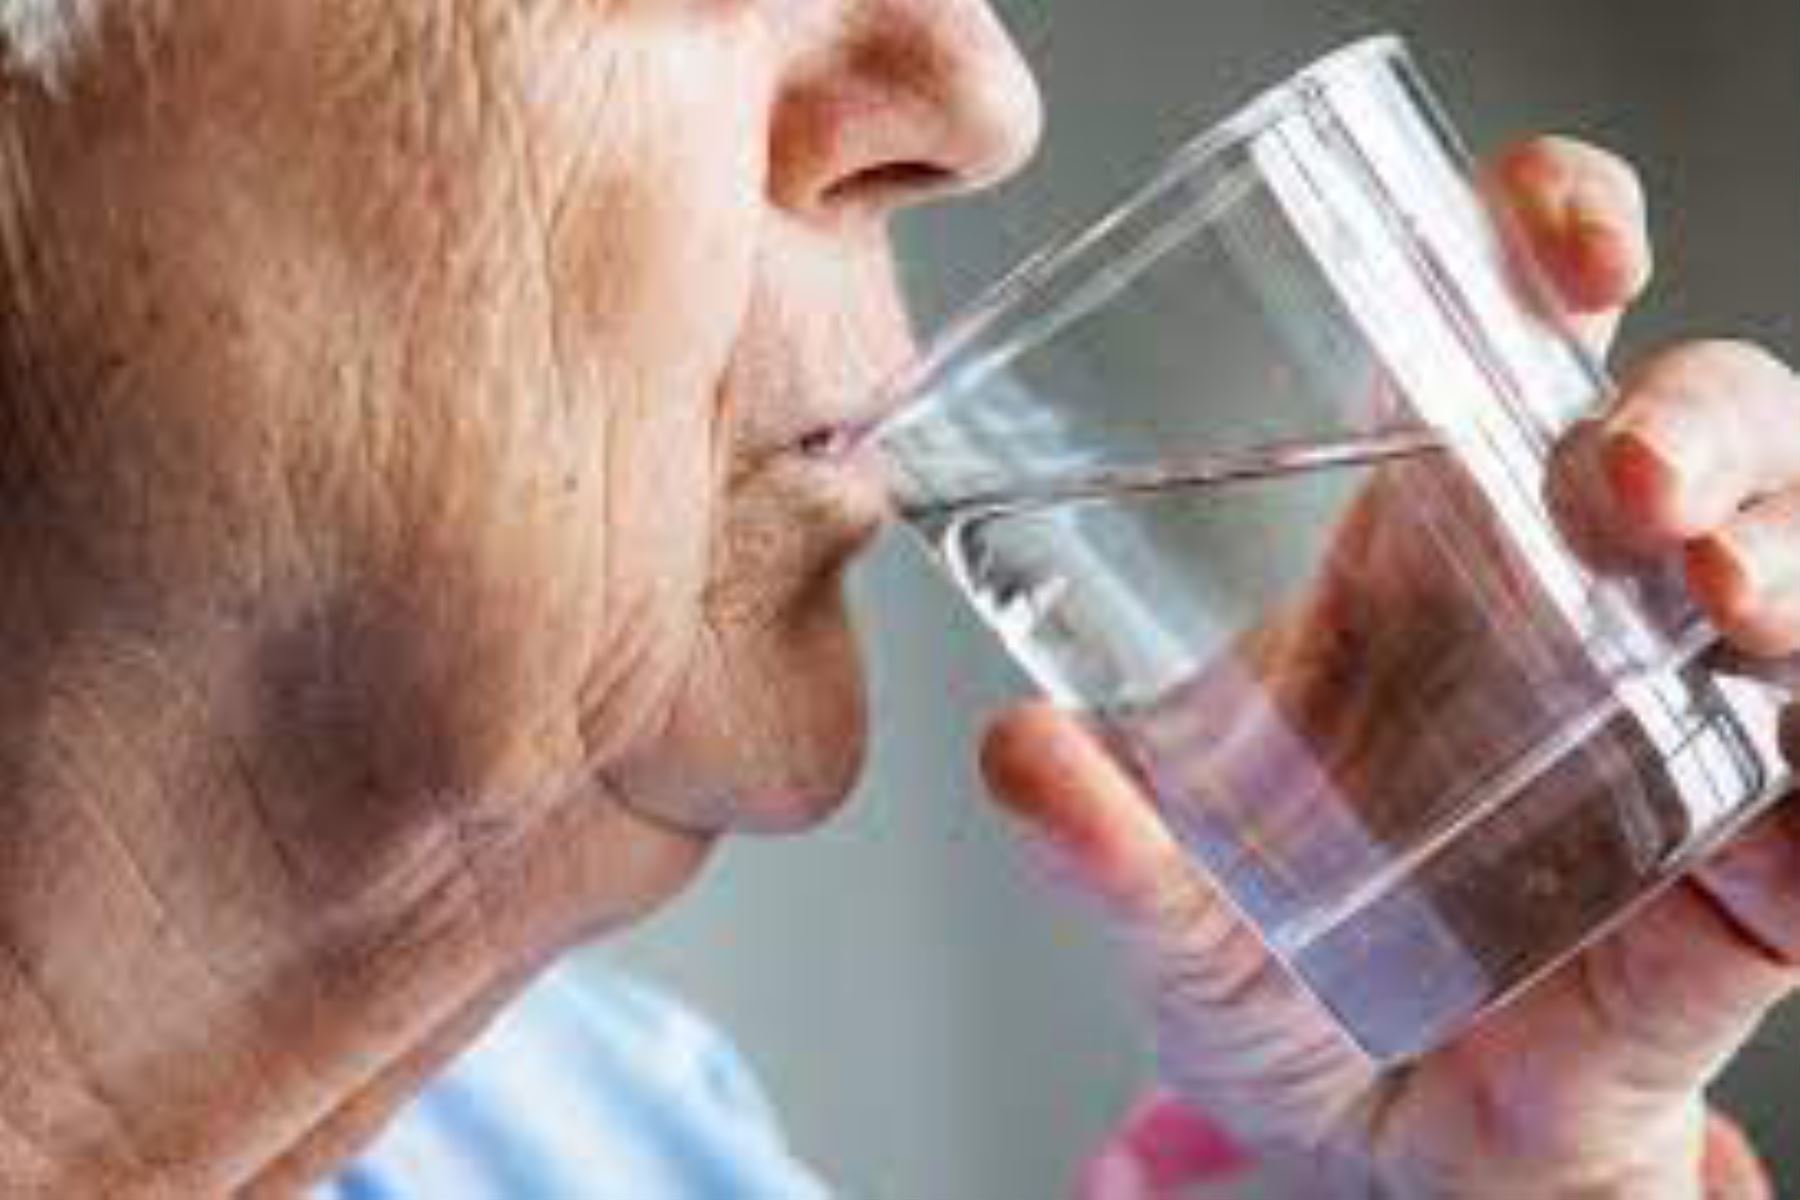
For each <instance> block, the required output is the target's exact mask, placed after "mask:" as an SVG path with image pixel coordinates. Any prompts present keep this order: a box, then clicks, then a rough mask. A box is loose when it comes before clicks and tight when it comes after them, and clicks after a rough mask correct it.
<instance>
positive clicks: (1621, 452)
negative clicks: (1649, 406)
mask: <svg viewBox="0 0 1800 1200" xmlns="http://www.w3.org/2000/svg"><path fill="white" fill-rule="evenodd" d="M1606 441H1607V447H1606V463H1607V478H1608V482H1610V483H1611V484H1612V486H1613V489H1614V494H1615V495H1616V496H1617V497H1618V498H1619V499H1620V500H1621V501H1623V502H1624V503H1625V505H1626V506H1627V511H1629V512H1632V513H1635V514H1636V515H1638V516H1640V517H1643V518H1647V519H1648V520H1649V521H1650V522H1651V523H1653V524H1654V525H1656V526H1657V527H1658V529H1659V531H1660V532H1665V533H1670V534H1677V535H1684V536H1685V535H1691V534H1694V533H1698V532H1699V531H1700V530H1702V529H1704V528H1706V527H1707V526H1709V525H1711V524H1713V523H1714V522H1715V520H1717V519H1718V518H1722V517H1723V516H1724V515H1725V514H1724V513H1722V512H1721V513H1716V514H1715V513H1714V512H1713V511H1712V510H1713V508H1715V507H1717V504H1716V503H1715V500H1714V493H1715V492H1717V491H1718V487H1717V486H1716V484H1717V476H1718V474H1719V473H1718V472H1717V471H1715V470H1714V469H1713V461H1712V459H1713V456H1712V431H1711V430H1709V429H1707V428H1705V427H1704V426H1703V425H1701V424H1700V423H1699V422H1698V421H1696V420H1694V419H1693V417H1692V415H1691V414H1689V413H1688V412H1687V411H1686V410H1685V409H1683V408H1679V407H1674V406H1666V407H1664V408H1660V409H1658V410H1657V411H1656V413H1655V414H1654V416H1652V417H1644V416H1637V415H1633V416H1627V417H1625V418H1624V419H1623V420H1620V421H1616V422H1615V423H1613V424H1612V425H1611V426H1609V428H1608V429H1607V436H1606Z"/></svg>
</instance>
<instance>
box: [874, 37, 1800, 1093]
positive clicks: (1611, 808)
mask: <svg viewBox="0 0 1800 1200" xmlns="http://www.w3.org/2000/svg"><path fill="white" fill-rule="evenodd" d="M1520 244H1521V243H1520V240H1519V239H1518V238H1517V237H1516V236H1514V234H1513V233H1512V231H1510V230H1509V229H1508V227H1507V226H1506V224H1505V221H1504V218H1502V217H1501V216H1499V215H1497V214H1496V213H1495V212H1494V211H1493V210H1492V209H1491V207H1490V206H1489V205H1488V204H1486V203H1485V202H1484V200H1483V198H1482V196H1481V194H1480V191H1479V189H1478V187H1477V186H1476V185H1475V183H1474V182H1473V176H1472V174H1471V172H1470V169H1469V166H1468V161H1467V158H1466V155H1465V154H1464V152H1463V151H1462V149H1461V147H1460V145H1459V142H1458V140H1457V138H1456V135H1455V134H1454V132H1453V130H1452V128H1451V126H1450V124H1449V122H1448V121H1447V120H1446V118H1445V117H1444V115H1443V113H1442V110H1441V109H1440V107H1439V106H1438V104H1437V103H1436V102H1435V101H1434V100H1433V98H1432V96H1431V93H1430V92H1429V90H1428V88H1427V86H1426V84H1425V82H1424V80H1423V79H1422V78H1421V76H1420V74H1419V72H1418V71H1417V69H1416V68H1415V66H1414V65H1413V63H1412V62H1411V60H1410V58H1409V56H1408V54H1407V52H1406V51H1405V49H1404V47H1403V46H1402V44H1401V43H1400V42H1399V41H1398V40H1397V39H1395V38H1392V37H1380V38H1374V39H1370V40H1367V41H1363V42H1359V43H1357V44H1354V45H1352V46H1349V47H1347V48H1345V49H1342V50H1339V51H1338V52H1336V53H1334V54H1332V55H1330V56H1329V57H1327V58H1325V59H1323V60H1322V61H1320V62H1318V63H1316V64H1314V65H1312V66H1310V67H1308V68H1307V69H1305V70H1303V71H1301V72H1300V73H1299V74H1298V75H1297V76H1295V77H1294V78H1292V79H1291V80H1289V81H1288V82H1286V83H1284V84H1282V85H1280V86H1278V87H1276V88H1274V89H1272V90H1270V91H1268V92H1266V93H1264V94H1263V95H1262V96H1260V97H1259V98H1257V99H1256V100H1255V101H1253V102H1252V103H1250V104H1249V105H1248V106H1247V107H1245V108H1243V109H1242V110H1240V111H1239V112H1238V113H1237V114H1236V115H1235V116H1233V117H1231V118H1230V119H1229V120H1227V121H1225V122H1224V123H1223V124H1222V125H1220V126H1218V127H1216V128H1214V129H1213V130H1211V131H1210V132H1207V133H1206V134H1205V135H1203V136H1202V137H1200V138H1199V139H1197V140H1196V141H1194V142H1192V143H1191V144H1189V145H1187V146H1186V147H1185V148H1183V149H1182V150H1180V151H1179V152H1178V153H1177V154H1176V155H1175V156H1174V157H1173V158H1172V159H1171V160H1170V161H1169V162H1168V163H1167V164H1166V165H1165V166H1163V167H1162V169H1161V170H1160V171H1159V172H1158V173H1157V174H1156V175H1155V176H1154V177H1153V178H1152V179H1150V180H1149V181H1148V182H1147V183H1146V184H1144V185H1143V186H1142V187H1141V188H1140V189H1139V190H1138V191H1137V192H1136V193H1135V194H1133V195H1132V196H1131V197H1130V198H1129V199H1128V200H1126V202H1125V203H1123V204H1122V205H1121V206H1119V207H1118V208H1116V209H1115V210H1113V211H1112V212H1111V213H1109V214H1108V215H1106V216H1105V217H1104V218H1103V219H1102V220H1100V221H1099V222H1098V223H1097V224H1094V225H1093V226H1091V227H1090V228H1088V229H1086V230H1085V231H1083V232H1081V233H1080V234H1078V235H1077V236H1075V237H1073V238H1072V239H1070V240H1068V241H1067V242H1065V243H1063V244H1061V245H1059V246H1057V247H1055V248H1053V249H1051V250H1049V251H1047V252H1045V253H1044V254H1042V255H1040V256H1039V257H1037V258H1036V259H1034V260H1032V261H1030V262H1028V263H1027V264H1026V265H1025V266H1023V267H1022V268H1020V269H1019V270H1018V271H1017V272H1016V273H1014V274H1013V275H1012V276H1011V277H1009V278H1007V279H1006V280H1005V281H1003V282H1002V283H1000V284H999V285H998V286H997V287H996V288H994V289H993V290H992V291H991V292H990V293H989V294H988V295H987V296H986V297H985V298H984V299H983V300H981V301H980V302H978V303H977V304H976V305H975V306H974V307H973V309H972V310H971V311H970V312H968V313H967V314H966V315H965V316H963V317H961V318H960V319H958V320H956V321H955V322H953V323H952V324H951V325H950V326H949V328H948V329H947V331H946V332H945V333H944V334H943V335H942V336H941V337H940V338H938V339H937V340H936V341H935V343H934V344H933V345H932V346H930V347H929V348H928V350H927V351H926V352H925V353H924V355H923V356H922V358H921V360H920V361H919V363H918V364H917V365H916V366H915V367H914V368H913V369H911V370H910V371H909V372H908V373H907V374H906V375H905V376H904V377H903V378H901V379H900V380H899V381H897V383H896V384H895V388H894V393H893V395H892V396H891V397H890V399H891V401H892V402H893V403H894V404H895V405H896V415H894V416H893V417H891V418H890V419H888V420H887V421H886V422H885V423H884V424H883V425H882V426H881V427H880V428H879V429H878V430H877V431H876V433H875V435H874V436H875V438H876V441H877V444H878V446H879V448H880V450H881V451H882V453H883V454H884V455H885V457H886V460H887V462H888V464H889V466H890V469H891V472H892V475H893V479H894V487H895V493H896V495H897V497H898V499H899V503H900V507H901V511H902V513H903V515H904V516H905V518H906V519H907V521H908V523H909V524H910V525H911V526H912V527H913V528H914V529H915V530H916V531H917V532H918V533H919V534H921V535H922V536H923V537H924V538H925V539H926V540H927V541H928V542H929V544H930V546H931V548H932V549H933V551H934V552H935V554H936V555H937V557H938V558H939V559H940V561H941V562H942V564H943V565H944V566H945V567H946V568H947V570H948V572H949V574H950V576H951V578H952V579H953V580H954V581H955V583H956V584H957V585H958V587H959V588H960V589H961V590H962V591H963V593H964V594H965V595H966V596H967V597H968V598H969V600H970V601H972V602H973V604H974V605H975V607H976V608H977V609H978V610H979V611H980V612H981V614H982V615H983V617H984V618H985V619H986V621H987V622H988V623H989V624H990V625H991V626H992V627H993V628H994V629H995V630H996V631H997V632H998V634H999V635H1000V637H1001V638H1002V639H1003V640H1004V642H1005V644H1006V646H1007V647H1008V648H1009V649H1010V651H1011V653H1012V654H1013V655H1014V656H1015V657H1016V659H1017V661H1018V662H1019V663H1020V664H1021V665H1022V666H1023V667H1024V668H1025V669H1026V671H1027V672H1028V673H1029V674H1030V675H1031V676H1032V677H1033V678H1034V679H1035V680H1036V681H1037V682H1038V683H1039V684H1040V685H1041V686H1042V687H1043V688H1044V689H1046V690H1047V691H1048V692H1049V694H1050V695H1051V696H1053V697H1054V698H1056V699H1057V700H1059V701H1061V702H1064V703H1066V704H1069V705H1072V706H1076V707H1079V708H1080V709H1082V710H1085V711H1086V712H1088V713H1090V714H1091V715H1092V716H1093V718H1094V719H1095V720H1096V722H1097V723H1098V725H1099V726H1100V728H1101V729H1102V730H1103V732H1104V734H1105V736H1106V738H1107V740H1108V742H1109V744H1110V746H1111V749H1112V751H1113V752H1114V753H1115V754H1116V755H1117V756H1118V757H1119V759H1120V760H1121V761H1122V762H1123V763H1124V764H1125V765H1126V766H1127V767H1128V768H1129V769H1130V770H1131V771H1132V772H1133V773H1134V774H1135V775H1136V777H1137V778H1138V779H1139V780H1141V782H1142V783H1143V785H1144V786H1145V787H1146V789H1147V790H1148V792H1149V793H1150V794H1151V795H1152V796H1153V797H1154V799H1155V802H1156V803H1157V804H1158V806H1159V807H1160V810H1161V812H1162V813H1163V815H1164V817H1165V818H1166V820H1167V821H1168V823H1169V824H1170V826H1171V827H1172V828H1173V829H1174V831H1175V832H1176V833H1177V835H1178V836H1179V837H1180V838H1181V839H1182V842H1183V843H1184V845H1185V846H1186V848H1187V849H1188V850H1189V851H1190V852H1191V853H1192V855H1193V857H1194V858H1195V859H1196V860H1197V861H1198V862H1199V863H1200V864H1202V865H1203V866H1204V868H1205V869H1206V871H1207V872H1208V873H1209V874H1210V876H1211V878H1212V879H1213V880H1214V881H1215V882H1216V884H1217V886H1218V887H1219V888H1220V889H1221V890H1222V892H1223V893H1224V894H1225V895H1226V896H1227V897H1228V898H1229V899H1230V901H1231V902H1232V903H1233V904H1234V905H1235V906H1236V908H1237V909H1238V911H1239V912H1240V913H1241V914H1242V916H1243V917H1244V918H1245V919H1246V920H1247V921H1248V922H1249V923H1250V924H1251V925H1252V926H1254V927H1255V929H1256V930H1257V931H1258V932H1259V934H1260V935H1261V937H1262V938H1263V939H1264V940H1265V942H1266V943H1267V945H1268V947H1269V949H1270V950H1271V951H1272V952H1273V953H1274V954H1275V955H1276V956H1277V957H1278V958H1279V959H1280V960H1281V961H1282V962H1283V963H1284V964H1285V965H1286V966H1287V967H1288V968H1289V969H1290V970H1291V971H1292V973H1293V974H1294V975H1295V976H1296V977H1297V978H1298V979H1299V980H1300V981H1301V982H1302V983H1304V984H1305V986H1306V987H1307V988H1308V989H1309V990H1310V991H1311V992H1312V993H1313V994H1314V995H1315V996H1316V997H1317V998H1318V1000H1319V1001H1321V1002H1322V1003H1323V1005H1324V1006H1325V1007H1326V1008H1327V1009H1328V1010H1329V1011H1330V1012H1331V1013H1332V1014H1333V1015H1334V1016H1335V1017H1336V1019H1337V1021H1338V1023H1339V1024H1340V1025H1341V1027H1342V1028H1343V1030H1344V1031H1345V1032H1346V1033H1347V1034H1348V1035H1349V1036H1350V1037H1351V1038H1352V1039H1353V1040H1354V1041H1355V1042H1356V1044H1358V1045H1359V1046H1360V1047H1361V1048H1362V1049H1363V1050H1364V1051H1365V1052H1366V1053H1367V1054H1369V1055H1370V1056H1371V1057H1373V1058H1375V1059H1376V1060H1379V1061H1392V1060H1401V1059H1405V1058H1408V1057H1411V1056H1415V1055H1417V1054H1419V1053H1422V1052H1423V1051H1425V1050H1428V1049H1430V1048H1431V1047H1433V1046H1435V1045H1438V1044H1440V1043H1441V1042H1442V1041H1443V1040H1445V1039H1446V1038H1447V1037H1449V1036H1450V1035H1452V1034H1453V1033H1455V1032H1456V1031H1457V1030H1458V1029H1460V1028H1461V1027H1462V1026H1464V1025H1465V1023H1466V1022H1468V1021H1469V1020H1470V1019H1471V1018H1473V1017H1474V1016H1476V1015H1477V1014H1479V1013H1481V1012H1482V1011H1483V1010H1485V1009H1487V1008H1489V1007H1490V1006H1492V1005H1494V1004H1496V1003H1497V1002H1499V1001H1501V1000H1503V999H1504V998H1506V997H1507V996H1508V995H1510V994H1512V993H1513V992H1515V991H1516V990H1517V989H1519V988H1520V987H1521V986H1523V985H1524V984H1526V983H1527V982H1528V981H1530V980H1531V979H1532V978H1533V977H1534V976H1537V975H1538V974H1540V973H1541V972H1543V971H1545V970H1546V969H1548V968H1550V967H1552V966H1553V965H1555V964H1556V963H1557V962H1559V961H1561V960H1563V959H1564V958H1565V957H1567V956H1568V955H1569V954H1571V953H1572V952H1574V951H1575V950H1576V949H1578V948H1579V947H1581V946H1582V945H1583V944H1584V943H1586V942H1587V941H1588V940H1589V939H1591V938H1592V937H1594V936H1595V935H1596V934H1597V933H1598V932H1600V931H1601V930H1603V929H1604V928H1606V927H1607V926H1608V924H1609V923H1611V922H1613V921H1614V920H1616V919H1617V918H1618V917H1620V916H1621V915H1622V914H1624V913H1625V912H1626V911H1627V910H1628V909H1629V908H1631V906H1633V905H1634V904H1635V903H1637V902H1639V901H1641V900H1643V899H1644V898H1645V897H1647V896H1648V895H1650V894H1651V893H1652V892H1653V891H1654V890H1655V889H1657V888H1658V887H1659V886H1660V885H1662V884H1664V883H1665V882H1667V881H1669V880H1671V879H1673V878H1675V877H1676V876H1678V875H1679V874H1680V873H1681V872H1682V870H1683V869H1684V868H1686V867H1688V866H1689V865H1691V864H1692V863H1693V862H1694V861H1695V860H1696V858H1697V857H1698V856H1700V855H1703V854H1704V853H1705V852H1706V851H1707V850H1708V849H1709V848H1710V847H1712V846H1714V845H1715V844H1716V843H1718V842H1719V841H1720V840H1721V839H1723V838H1725V837H1726V836H1728V835H1729V834H1730V833H1731V832H1732V831H1733V830H1735V829H1736V828H1737V827H1738V826H1740V825H1741V824H1742V823H1743V822H1744V821H1745V820H1747V819H1748V818H1749V817H1750V816H1751V815H1753V814H1754V812H1755V811H1756V810H1757V809H1758V808H1759V806H1761V805H1763V804H1764V803H1765V802H1766V801H1767V800H1768V799H1769V798H1770V797H1771V796H1772V795H1774V794H1775V791H1776V787H1777V783H1778V779H1777V774H1778V771H1779V766H1778V764H1779V762H1780V758H1779V755H1777V754H1776V753H1775V750H1774V733H1773V728H1774V714H1775V712H1776V710H1777V695H1776V694H1775V693H1774V692H1773V691H1772V690H1771V689H1768V688H1765V687H1763V686H1762V685H1760V684H1757V683H1756V682H1754V681H1751V680H1747V679H1742V678H1735V677H1731V676H1728V675H1725V674H1723V673H1721V672H1719V671H1717V670H1714V669H1712V666H1711V663H1710V660H1709V658H1708V656H1707V654H1706V653H1705V652H1706V651H1707V649H1708V647H1709V646H1711V645H1712V644H1714V642H1715V638H1714V635H1713V634H1712V632H1711V631H1710V630H1709V629H1708V627H1707V626H1706V624H1705V622H1704V621H1703V620H1701V619H1700V618H1699V617H1698V616H1697V615H1696V613H1695V612H1694V611H1693V609H1692V608H1691V606H1690V605H1688V604H1687V603H1686V602H1685V600H1684V599H1683V597H1682V593H1681V589H1680V587H1679V584H1678V581H1677V582H1675V583H1673V584H1672V582H1671V577H1670V575H1669V573H1668V572H1667V571H1666V570H1641V571H1638V572H1636V573H1634V574H1616V573H1612V574H1603V573H1600V572H1599V571H1597V570H1596V569H1594V568H1592V567H1590V566H1589V565H1587V564H1586V563H1584V562H1583V561H1582V560H1581V559H1580V558H1579V557H1578V556H1577V555H1576V554H1574V553H1573V552H1572V551H1571V550H1570V549H1569V548H1568V547H1567V545H1566V544H1565V541H1564V539H1563V538H1562V536H1561V535H1560V533H1559V529H1558V526H1557V524H1556V522H1555V521H1554V520H1553V511H1552V510H1553V505H1552V503H1551V500H1550V498H1549V497H1548V496H1547V493H1546V482H1547V475H1548V463H1549V459H1550V456H1551V452H1552V449H1553V447H1554V446H1555V445H1556V444H1557V442H1558V439H1559V437H1560V436H1561V435H1563V434H1564V433H1566V432H1567V431H1568V430H1569V428H1570V427H1571V425H1572V424H1573V423H1574V422H1576V421H1578V420H1579V419H1580V418H1581V417H1583V416H1584V415H1588V414H1591V413H1593V412H1594V411H1596V410H1597V409H1598V408H1599V407H1600V406H1602V405H1603V404H1604V402H1605V399H1606V396H1607V393H1608V389H1609V384H1608V380H1607V378H1606V375H1605V374H1604V372H1603V370H1602V368H1601V367H1600V366H1599V365H1598V364H1597V363H1596V362H1595V361H1594V360H1593V358H1592V357H1591V356H1590V355H1589V354H1588V353H1587V352H1586V351H1585V350H1584V349H1583V347H1582V346H1581V344H1580V343H1579V342H1578V341H1577V340H1576V339H1575V337H1574V336H1573V335H1572V334H1571V332H1570V331H1569V328H1568V325H1567V322H1566V320H1565V319H1564V317H1563V315H1562V314H1561V313H1560V312H1559V311H1558V309H1557V306H1556V303H1555V300H1554V298H1553V297H1552V295H1551V294H1550V291H1549V289H1547V288H1546V287H1545V286H1544V285H1543V283H1542V282H1541V280H1540V278H1539V277H1538V275H1537V274H1536V272H1535V271H1534V270H1533V268H1532V266H1531V264H1530V263H1529V261H1528V260H1527V259H1526V257H1525V256H1524V255H1522V254H1521V253H1520V252H1519V251H1518V249H1517V247H1518V246H1519V245H1520Z"/></svg>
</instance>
